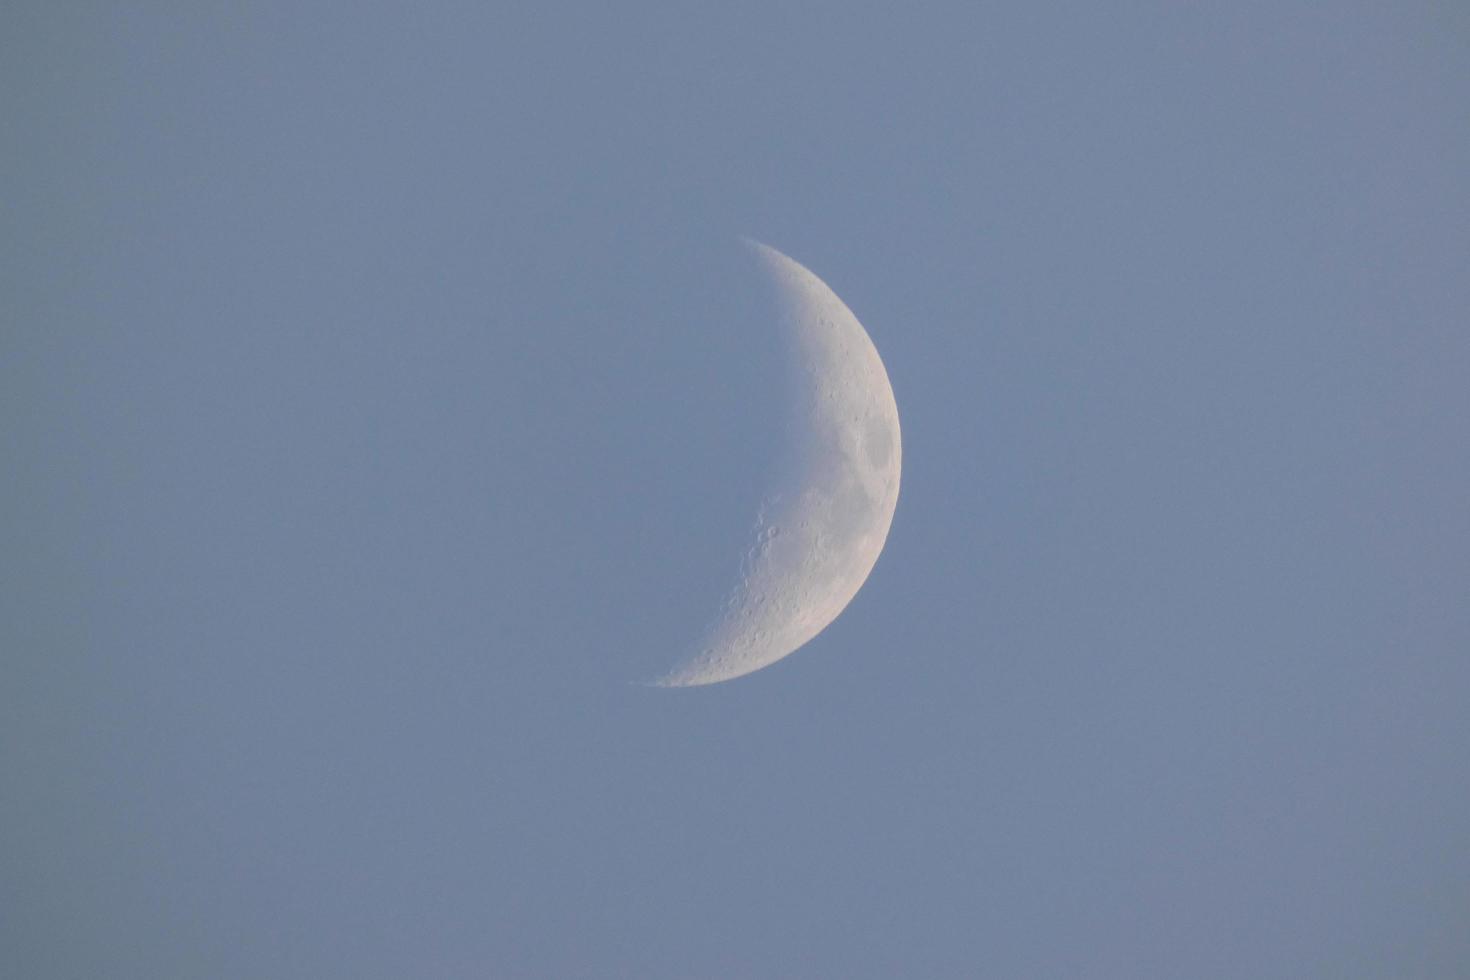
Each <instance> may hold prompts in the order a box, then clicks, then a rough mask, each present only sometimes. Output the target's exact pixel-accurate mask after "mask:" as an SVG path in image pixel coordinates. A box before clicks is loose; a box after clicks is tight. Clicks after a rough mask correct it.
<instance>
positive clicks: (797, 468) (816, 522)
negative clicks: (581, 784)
mask: <svg viewBox="0 0 1470 980" xmlns="http://www.w3.org/2000/svg"><path fill="white" fill-rule="evenodd" d="M746 243H747V244H748V245H749V246H750V247H751V248H752V249H753V250H754V251H755V253H756V255H757V256H758V257H759V259H760V261H761V264H762V266H763V267H764V270H765V272H766V274H767V275H768V276H769V278H770V279H771V281H772V282H773V283H774V285H775V287H776V295H777V301H778V307H779V311H780V317H781V320H782V325H783V328H784V332H785V334H786V336H787V337H788V338H789V339H790V341H791V350H792V363H793V367H794V368H795V371H794V372H793V373H794V376H795V381H796V384H795V395H796V397H795V411H794V414H793V417H792V422H791V430H790V431H791V441H790V446H789V449H788V460H787V465H786V466H785V467H784V471H783V474H782V477H781V478H780V479H779V480H778V481H777V482H776V485H775V487H774V489H773V490H772V491H771V492H770V493H769V494H768V495H767V496H766V498H765V500H764V502H763V503H762V505H761V508H760V511H759V515H758V517H757V519H756V526H755V535H754V537H755V540H754V542H753V543H752V545H751V546H750V549H749V551H748V552H747V554H746V556H745V560H744V561H743V562H742V564H741V570H740V578H739V581H738V582H737V583H736V585H735V588H734V590H733V591H732V592H731V593H730V596H729V598H728V599H727V600H726V602H725V604H724V607H723V608H722V610H721V612H720V615H719V616H718V617H717V618H716V620H715V622H714V623H713V625H712V626H711V628H710V630H709V632H708V633H707V634H706V635H705V639H704V641H703V642H702V643H700V644H699V645H698V646H697V647H696V649H695V651H694V653H693V654H692V655H690V656H689V657H687V658H686V659H685V660H684V661H682V662H681V663H679V664H678V665H677V666H676V667H674V669H673V670H671V671H670V672H669V673H667V674H666V675H664V676H663V677H662V678H660V679H658V680H656V681H654V683H655V684H658V685H660V686H664V687H690V686H694V685H699V684H713V683H715V682H717V681H725V680H730V679H731V678H734V677H740V676H741V675H743V674H749V673H751V672H752V671H755V670H759V669H761V668H762V667H765V666H767V665H769V664H772V663H775V662H776V661H777V660H780V659H782V658H783V657H785V656H787V655H789V654H791V653H792V652H794V651H795V650H796V649H797V648H798V647H800V646H802V645H803V644H804V643H806V642H807V641H808V640H810V639H811V638H812V637H814V636H816V635H817V634H818V633H820V632H821V631H822V630H824V629H825V628H826V627H827V626H828V624H830V623H831V622H832V621H833V620H834V619H836V618H837V616H838V614H840V613H841V612H842V610H843V609H845V608H847V604H848V603H849V602H851V601H852V598H853V596H855V595H857V592H858V590H859V589H860V588H862V585H863V583H864V582H865V581H867V578H868V574H869V573H870V572H871V571H872V570H873V566H874V564H876V563H877V561H878V555H879V553H880V552H882V550H883V544H884V542H885V541H886V540H887V539H888V529H889V526H890V525H891V524H892V522H893V511H894V508H895V507H896V506H897V504H898V480H899V470H900V444H899V431H898V406H897V404H896V403H895V402H894V400H893V388H892V386H891V385H890V384H889V382H888V372H887V371H886V370H884V367H883V361H882V360H881V359H880V358H879V357H878V351H877V349H876V348H875V347H874V346H873V341H872V340H871V339H870V338H869V337H868V333H867V331H866V330H864V329H863V326H862V324H860V323H859V322H858V320H857V317H855V316H853V314H852V311H851V310H849V309H848V308H847V306H846V305H845V304H844V303H843V302H842V300H840V299H838V298H837V295H836V294H835V293H833V292H832V290H831V289H829V288H828V287H827V284H826V283H824V282H822V280H820V279H818V278H817V277H816V276H815V275H813V274H812V273H811V272H810V271H809V270H808V269H806V268H805V267H804V266H802V265H801V264H799V263H797V262H796V261H794V260H792V259H791V258H788V257H787V256H785V255H783V254H782V253H780V252H778V251H776V250H775V249H774V248H771V247H770V246H768V245H763V244H761V243H759V242H753V241H749V240H747V242H746Z"/></svg>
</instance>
